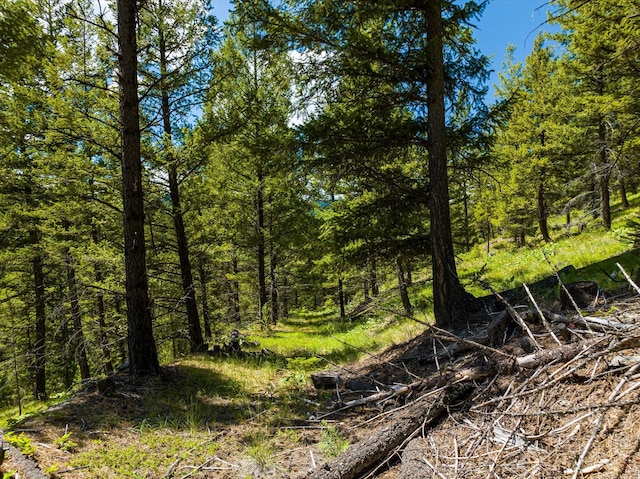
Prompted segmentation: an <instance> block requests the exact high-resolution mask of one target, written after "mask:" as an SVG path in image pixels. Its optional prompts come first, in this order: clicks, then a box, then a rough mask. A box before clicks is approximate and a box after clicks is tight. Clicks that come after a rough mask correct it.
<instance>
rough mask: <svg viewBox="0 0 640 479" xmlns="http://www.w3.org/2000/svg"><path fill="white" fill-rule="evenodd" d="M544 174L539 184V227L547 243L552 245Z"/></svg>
mask: <svg viewBox="0 0 640 479" xmlns="http://www.w3.org/2000/svg"><path fill="white" fill-rule="evenodd" d="M543 178H544V173H543V174H541V175H540V181H539V182H538V227H539V228H540V234H541V235H542V239H543V240H544V242H545V243H551V236H549V225H548V221H547V220H548V218H547V206H546V204H545V191H544V180H543Z"/></svg>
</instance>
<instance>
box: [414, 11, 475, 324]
mask: <svg viewBox="0 0 640 479" xmlns="http://www.w3.org/2000/svg"><path fill="white" fill-rule="evenodd" d="M423 5H424V9H425V10H424V11H425V18H426V21H427V25H426V27H427V40H428V42H429V45H428V48H427V59H426V60H427V63H428V65H429V75H428V77H427V111H428V115H427V135H428V138H427V149H428V153H429V189H430V202H429V207H430V208H429V210H430V222H431V247H432V250H431V251H432V252H431V254H432V269H433V312H434V315H435V320H436V324H437V325H438V326H439V327H442V328H457V327H460V326H462V325H464V324H465V322H466V320H467V309H468V307H469V303H470V300H471V297H470V295H469V294H468V293H467V292H466V291H465V290H464V288H463V287H462V285H461V284H460V280H459V279H458V274H457V270H456V263H455V255H454V250H453V240H452V236H451V212H450V209H449V186H448V174H447V152H446V128H445V106H444V93H445V92H444V58H443V36H444V30H443V24H442V0H429V1H427V2H423Z"/></svg>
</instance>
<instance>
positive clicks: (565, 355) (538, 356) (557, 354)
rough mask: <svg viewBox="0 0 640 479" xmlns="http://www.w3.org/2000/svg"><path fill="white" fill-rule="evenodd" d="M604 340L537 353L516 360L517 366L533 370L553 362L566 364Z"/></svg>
mask: <svg viewBox="0 0 640 479" xmlns="http://www.w3.org/2000/svg"><path fill="white" fill-rule="evenodd" d="M602 342H603V339H602V338H598V339H591V340H588V341H582V342H579V343H571V344H568V345H566V346H560V347H557V348H553V349H543V350H542V351H538V352H537V353H533V354H528V355H527V356H522V357H519V358H517V359H516V364H517V365H518V366H520V367H521V368H523V369H533V368H537V367H538V366H541V365H543V364H548V363H550V362H551V361H556V360H558V361H561V362H566V361H569V360H571V359H573V358H575V357H576V356H577V355H578V354H580V353H581V352H583V351H586V350H587V349H589V348H590V347H592V346H595V345H596V344H597V343H602Z"/></svg>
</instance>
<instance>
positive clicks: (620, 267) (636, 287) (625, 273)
mask: <svg viewBox="0 0 640 479" xmlns="http://www.w3.org/2000/svg"><path fill="white" fill-rule="evenodd" d="M616 266H617V267H618V269H619V270H620V271H622V274H623V275H624V277H625V278H627V281H628V282H629V284H630V285H631V287H632V288H633V289H635V290H636V292H637V293H638V294H640V288H639V287H638V285H637V284H636V283H634V281H633V280H632V279H631V276H629V275H628V274H627V272H626V271H625V270H624V268H623V267H622V265H621V264H620V263H616Z"/></svg>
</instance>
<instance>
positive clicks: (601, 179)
mask: <svg viewBox="0 0 640 479" xmlns="http://www.w3.org/2000/svg"><path fill="white" fill-rule="evenodd" d="M603 93H604V80H602V79H599V80H598V94H599V95H603ZM598 160H599V162H600V164H599V165H598V166H597V169H598V171H597V175H598V186H599V188H600V216H601V217H602V224H603V225H604V227H605V229H607V230H610V229H611V198H610V195H609V178H610V177H611V168H610V165H609V162H608V161H607V124H606V121H605V118H604V117H603V116H602V115H601V116H600V119H599V122H598Z"/></svg>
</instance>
